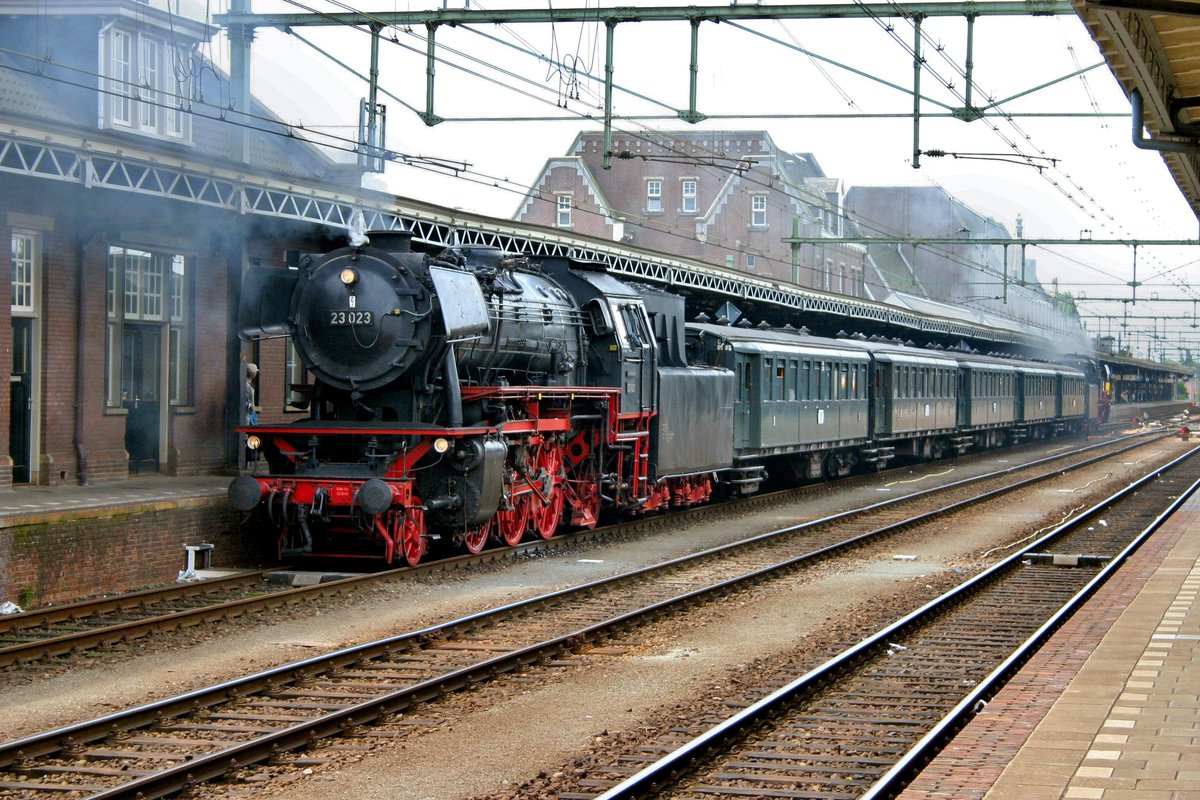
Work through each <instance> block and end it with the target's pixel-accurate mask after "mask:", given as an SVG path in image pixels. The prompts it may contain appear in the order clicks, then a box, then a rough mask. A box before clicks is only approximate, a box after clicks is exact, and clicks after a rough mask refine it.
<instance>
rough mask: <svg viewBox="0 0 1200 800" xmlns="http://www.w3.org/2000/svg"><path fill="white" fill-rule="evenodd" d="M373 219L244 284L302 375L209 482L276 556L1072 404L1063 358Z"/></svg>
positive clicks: (1081, 413)
mask: <svg viewBox="0 0 1200 800" xmlns="http://www.w3.org/2000/svg"><path fill="white" fill-rule="evenodd" d="M372 239H373V243H372V244H370V245H363V246H351V247H345V248H342V249H339V250H336V251H334V252H331V253H328V254H310V255H306V256H304V257H303V258H302V259H301V260H300V263H299V268H298V269H292V270H283V269H273V268H263V267H257V268H255V269H253V270H251V271H250V272H248V273H247V275H246V279H245V282H244V285H243V293H242V299H241V305H240V309H239V328H240V333H241V335H242V336H243V337H245V338H254V337H266V336H284V335H286V336H290V337H291V338H292V342H293V344H294V346H295V347H296V349H297V351H298V353H299V355H300V358H301V360H302V361H303V363H304V365H305V367H307V369H308V372H309V374H310V375H311V376H312V379H313V380H312V383H311V384H307V385H305V386H303V387H296V388H301V389H303V391H304V393H305V395H306V396H307V403H308V409H309V416H308V417H307V418H306V419H304V420H302V421H299V422H296V423H293V424H289V425H254V426H245V427H242V428H240V429H239V430H240V431H241V432H243V433H245V434H246V435H247V445H248V446H249V447H250V448H251V449H253V450H255V451H257V452H258V454H259V457H260V458H261V460H260V461H259V462H258V464H257V467H258V468H256V469H255V470H253V471H252V472H253V474H247V475H242V476H240V477H238V478H236V479H235V480H234V481H233V483H232V484H231V485H230V488H229V497H230V502H231V503H232V505H233V506H234V507H235V508H236V509H238V510H240V511H244V512H254V514H255V519H257V520H259V521H261V522H264V523H265V524H266V525H267V526H268V527H269V529H270V530H271V532H272V534H273V535H274V536H275V537H276V538H277V544H278V550H279V553H280V555H281V556H282V555H283V554H285V553H286V554H294V553H307V552H312V553H320V554H325V555H368V556H375V557H382V558H383V559H384V561H386V562H388V563H392V562H396V561H399V560H401V559H402V560H404V561H406V562H407V563H409V564H416V563H418V562H419V561H420V560H421V558H422V557H423V556H424V554H425V553H426V550H427V547H428V545H429V543H430V542H431V541H435V540H440V541H443V542H450V543H452V544H454V545H457V546H459V547H461V548H463V549H466V550H468V551H470V552H478V551H479V550H481V549H482V548H483V547H484V546H485V545H486V544H487V543H488V542H489V540H494V541H497V542H503V543H506V544H508V545H515V544H517V543H518V542H520V541H521V540H522V539H523V538H524V537H526V536H529V535H531V536H542V537H546V538H549V537H550V536H553V535H554V533H555V531H556V530H557V529H558V528H559V526H560V525H562V524H570V525H573V526H581V527H592V526H594V525H596V523H597V521H598V520H599V519H600V517H601V514H603V513H610V514H614V515H630V514H641V513H647V512H651V511H655V510H659V509H664V508H668V507H681V506H688V505H694V504H698V503H703V502H706V501H708V500H710V499H712V498H714V497H726V496H732V495H747V494H752V493H754V492H755V491H757V490H758V489H759V488H760V486H761V485H762V484H763V482H764V481H765V480H766V478H767V475H768V472H770V473H772V474H777V475H781V476H786V477H787V478H793V479H797V480H799V479H814V478H821V477H828V476H836V475H844V474H847V473H849V472H850V471H852V470H854V469H856V468H869V469H879V468H882V467H883V466H885V465H886V464H887V463H888V462H889V461H891V460H892V459H893V458H896V457H898V456H903V457H909V458H938V457H942V456H945V455H949V454H952V453H963V452H966V451H968V450H971V449H981V448H988V447H997V446H1002V445H1006V444H1010V443H1014V442H1017V441H1021V440H1022V439H1025V438H1041V437H1045V436H1050V435H1057V434H1061V433H1078V432H1080V431H1082V430H1083V426H1084V423H1085V419H1086V416H1087V408H1086V407H1087V401H1088V400H1089V398H1088V396H1087V393H1086V392H1085V379H1084V375H1083V373H1082V372H1080V371H1079V370H1076V369H1072V368H1069V367H1063V366H1057V365H1051V364H1045V363H1035V362H1028V361H1019V360H1012V359H1007V358H992V357H987V356H980V355H978V354H973V353H966V352H951V351H937V350H919V349H916V348H914V347H908V346H904V345H901V344H897V343H894V342H889V341H884V340H879V341H867V340H863V339H855V338H845V339H840V338H839V339H826V338H820V337H816V336H808V335H807V334H806V332H799V331H794V330H790V326H788V327H785V328H784V329H763V328H744V327H742V328H739V327H735V326H731V325H728V324H712V323H708V322H707V321H703V322H693V323H686V322H685V320H684V301H683V298H682V297H680V296H678V295H675V294H672V293H670V292H667V291H663V290H660V289H656V288H652V287H647V286H641V285H633V284H630V283H627V282H623V281H620V280H617V279H615V278H614V277H612V276H611V275H608V274H606V273H605V272H603V271H602V270H600V269H597V268H594V267H593V266H591V265H588V264H584V263H572V262H568V261H566V260H564V259H546V260H544V261H543V262H542V263H541V264H539V265H536V266H535V265H531V264H529V263H528V262H527V261H526V260H525V259H524V258H512V257H509V256H507V255H506V254H504V253H501V252H500V251H497V250H494V249H490V248H475V247H461V248H451V249H447V250H445V251H442V252H441V253H438V254H436V255H430V254H424V253H419V252H414V251H413V250H412V248H411V246H410V237H409V236H408V235H407V234H402V233H376V234H373V235H372ZM764 327H765V326H764ZM1090 399H1091V403H1092V405H1093V407H1094V402H1095V390H1094V387H1093V388H1092V391H1091V398H1090ZM263 462H265V465H266V470H265V474H263V472H264V471H263V470H262V469H261V466H262V463H263Z"/></svg>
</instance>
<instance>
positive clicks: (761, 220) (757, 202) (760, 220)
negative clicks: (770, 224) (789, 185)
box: [750, 194, 767, 228]
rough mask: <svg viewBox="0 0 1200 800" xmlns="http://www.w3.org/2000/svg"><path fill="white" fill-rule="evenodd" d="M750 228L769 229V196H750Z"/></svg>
mask: <svg viewBox="0 0 1200 800" xmlns="http://www.w3.org/2000/svg"><path fill="white" fill-rule="evenodd" d="M750 227H751V228H765V227H767V196H766V195H765V194H752V195H750Z"/></svg>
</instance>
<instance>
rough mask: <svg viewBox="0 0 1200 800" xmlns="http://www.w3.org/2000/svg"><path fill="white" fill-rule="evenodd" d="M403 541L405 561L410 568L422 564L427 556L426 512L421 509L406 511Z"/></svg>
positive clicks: (401, 544)
mask: <svg viewBox="0 0 1200 800" xmlns="http://www.w3.org/2000/svg"><path fill="white" fill-rule="evenodd" d="M402 536H403V539H402V541H401V542H400V546H401V547H402V548H403V549H404V560H405V561H407V562H408V565H409V566H410V567H415V566H416V565H417V564H420V563H421V558H422V557H423V556H424V555H425V548H426V545H427V543H426V541H425V512H424V511H422V510H421V509H419V508H406V509H404V527H403V531H402Z"/></svg>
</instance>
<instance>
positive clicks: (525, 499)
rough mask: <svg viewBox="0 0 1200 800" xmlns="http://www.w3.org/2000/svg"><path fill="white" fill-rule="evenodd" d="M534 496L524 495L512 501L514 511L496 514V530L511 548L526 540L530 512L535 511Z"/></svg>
mask: <svg viewBox="0 0 1200 800" xmlns="http://www.w3.org/2000/svg"><path fill="white" fill-rule="evenodd" d="M532 499H533V495H529V494H523V495H519V496H517V497H514V498H513V499H512V505H513V510H512V511H500V512H497V513H496V530H497V533H498V534H499V536H500V539H501V541H503V542H504V543H505V544H506V545H508V546H509V547H516V546H517V545H519V544H520V543H521V540H522V539H524V538H525V531H527V530H529V517H530V512H531V511H532V510H533V505H532V504H531V502H530V501H531V500H532Z"/></svg>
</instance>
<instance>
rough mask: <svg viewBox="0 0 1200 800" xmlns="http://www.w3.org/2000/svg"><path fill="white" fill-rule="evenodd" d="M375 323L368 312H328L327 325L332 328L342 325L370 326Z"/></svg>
mask: <svg viewBox="0 0 1200 800" xmlns="http://www.w3.org/2000/svg"><path fill="white" fill-rule="evenodd" d="M374 321H375V319H374V317H373V316H372V315H371V312H370V311H330V312H329V324H330V325H334V326H343V325H370V324H371V323H373V322H374Z"/></svg>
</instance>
